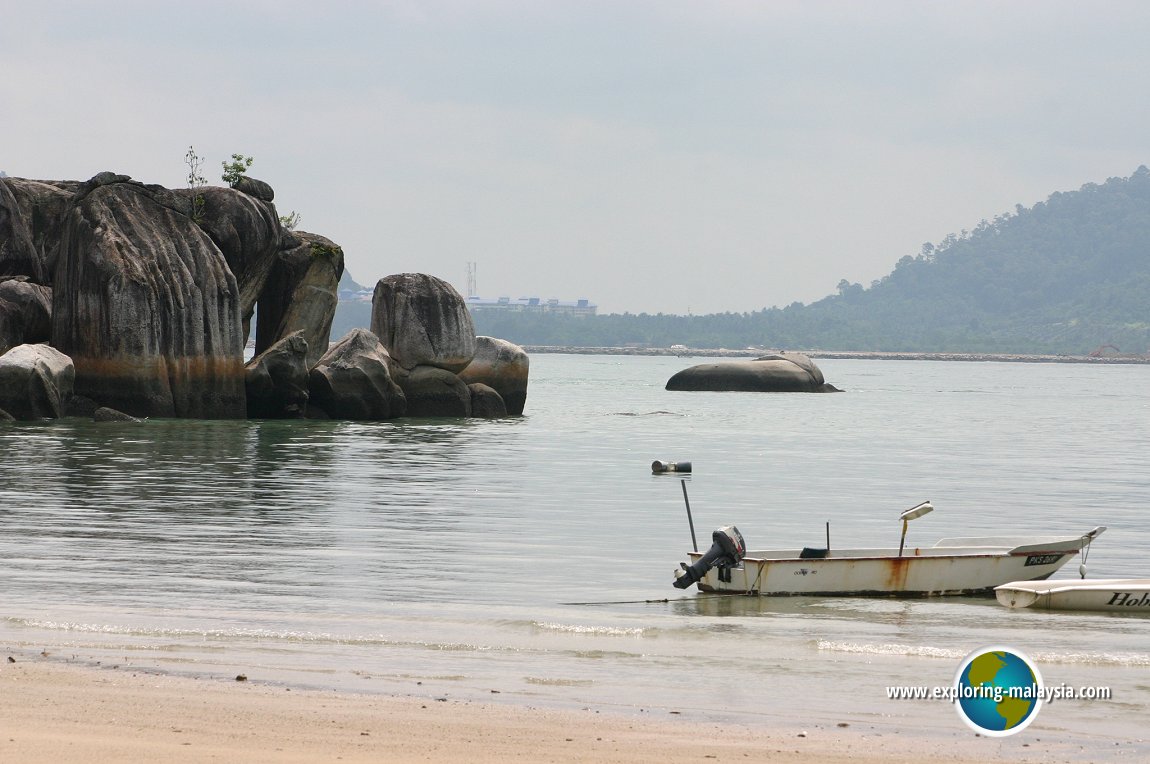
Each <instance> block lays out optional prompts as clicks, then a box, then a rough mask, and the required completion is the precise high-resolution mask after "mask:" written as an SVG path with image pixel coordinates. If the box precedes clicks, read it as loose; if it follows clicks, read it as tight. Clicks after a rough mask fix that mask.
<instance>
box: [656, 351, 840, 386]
mask: <svg viewBox="0 0 1150 764" xmlns="http://www.w3.org/2000/svg"><path fill="white" fill-rule="evenodd" d="M667 389H668V390H706V391H724V392H774V393H827V392H838V388H836V387H835V386H834V385H829V384H827V383H826V382H825V381H824V379H823V373H822V371H821V370H820V369H819V367H818V366H816V365H815V364H814V362H813V361H811V359H810V358H807V357H806V356H805V355H802V354H801V353H786V354H781V355H768V356H763V357H761V358H756V359H754V360H752V361H741V360H737V361H723V362H720V363H704V364H699V365H698V366H692V367H690V368H689V369H684V370H683V371H680V372H679V373H677V374H675V375H674V376H673V377H671V379H669V380H668V381H667Z"/></svg>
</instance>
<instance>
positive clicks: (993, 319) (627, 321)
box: [475, 166, 1150, 355]
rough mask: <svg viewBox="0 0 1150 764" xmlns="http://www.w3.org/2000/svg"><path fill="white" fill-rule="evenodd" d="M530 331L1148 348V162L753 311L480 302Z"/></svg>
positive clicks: (850, 345)
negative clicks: (512, 306) (819, 292)
mask: <svg viewBox="0 0 1150 764" xmlns="http://www.w3.org/2000/svg"><path fill="white" fill-rule="evenodd" d="M475 319H476V328H477V331H478V332H479V333H480V334H488V335H492V336H496V337H504V338H506V339H509V340H511V341H513V342H517V343H520V344H531V345H574V346H621V345H627V344H644V345H651V346H663V347H665V346H669V345H672V344H684V345H688V346H690V347H698V348H718V347H728V348H741V347H746V346H762V347H772V348H795V349H799V348H801V349H808V350H813V349H821V350H828V351H829V350H888V351H915V352H990V353H994V352H1001V353H1064V354H1075V355H1078V354H1086V353H1089V352H1090V351H1092V350H1094V349H1096V348H1098V347H1100V346H1103V345H1111V346H1114V347H1116V348H1118V349H1120V350H1121V351H1122V352H1124V353H1138V354H1141V353H1147V352H1150V170H1147V168H1146V167H1144V166H1143V167H1139V168H1138V169H1137V170H1136V171H1135V172H1134V173H1133V174H1132V175H1131V176H1130V177H1128V178H1111V179H1109V180H1107V181H1106V182H1105V183H1103V184H1101V185H1098V184H1094V183H1088V184H1086V185H1085V186H1083V187H1082V188H1080V189H1079V190H1078V191H1071V192H1065V193H1055V194H1053V195H1051V196H1050V197H1049V198H1048V199H1047V200H1046V201H1045V202H1039V203H1038V204H1036V205H1034V206H1033V207H1030V208H1023V207H1022V206H1017V207H1015V209H1014V211H1013V212H1007V213H1004V214H1002V215H999V216H998V217H996V218H995V219H994V220H992V221H987V220H983V221H982V222H980V223H979V224H978V225H977V226H975V227H974V229H973V230H969V231H967V230H964V231H962V232H961V233H958V234H951V235H950V236H947V237H946V238H945V239H944V240H943V241H942V242H939V243H938V244H926V245H923V248H922V251H921V252H919V253H918V254H916V255H914V256H909V255H908V256H906V257H903V258H902V259H901V260H899V261H898V263H897V264H896V265H895V267H894V270H893V271H892V272H891V273H890V274H888V275H887V276H885V277H884V278H882V279H879V280H877V281H875V282H873V283H872V284H871V285H870V286H869V287H863V286H862V285H861V284H851V283H849V282H847V281H845V280H844V281H841V282H840V283H839V285H838V294H835V295H832V296H829V297H826V298H824V299H822V300H819V301H817V302H814V303H811V304H809V305H803V304H801V303H794V304H792V305H789V306H787V307H785V308H777V307H776V308H768V309H765V310H761V311H755V312H752V313H722V314H712V315H706V316H672V315H663V314H659V315H648V314H639V315H633V314H627V313H625V314H607V315H599V316H590V317H586V318H570V317H565V316H539V315H531V316H524V315H515V314H507V313H500V312H497V311H481V312H477V313H476V314H475Z"/></svg>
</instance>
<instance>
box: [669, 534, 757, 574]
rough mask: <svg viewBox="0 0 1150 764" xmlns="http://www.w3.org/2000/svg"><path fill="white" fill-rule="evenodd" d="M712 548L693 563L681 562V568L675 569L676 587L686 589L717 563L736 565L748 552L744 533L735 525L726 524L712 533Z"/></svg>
mask: <svg viewBox="0 0 1150 764" xmlns="http://www.w3.org/2000/svg"><path fill="white" fill-rule="evenodd" d="M711 540H712V541H713V542H714V543H712V544H711V548H710V549H708V550H707V553H706V554H704V555H703V556H702V557H700V558H699V559H698V560H696V561H695V563H694V564H693V565H687V564H685V563H681V566H682V567H681V569H680V570H676V571H675V588H677V589H686V588H687V587H688V586H690V585H691V584H693V583H695V582H696V581H698V580H699V579H701V578H702V577H703V576H705V575H707V571H708V570H710V569H711V568H713V567H715V566H716V565H719V566H722V567H727V568H730V567H734V566H735V565H738V564H739V563H740V562H741V561H742V559H743V557H744V556H745V555H746V554H747V544H746V542H745V541H743V534H741V533H739V529H738V528H736V527H735V526H733V525H724V526H723V527H722V528H719V529H718V530H717V531H715V532H714V533H712V534H711Z"/></svg>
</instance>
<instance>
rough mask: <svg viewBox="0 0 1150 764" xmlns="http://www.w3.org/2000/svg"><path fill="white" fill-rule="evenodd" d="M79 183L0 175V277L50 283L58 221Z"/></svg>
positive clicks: (46, 284) (55, 251)
mask: <svg viewBox="0 0 1150 764" xmlns="http://www.w3.org/2000/svg"><path fill="white" fill-rule="evenodd" d="M81 185H82V184H81V183H79V182H77V181H53V180H27V179H25V178H0V277H2V276H25V277H27V278H28V279H29V280H30V281H32V282H33V283H36V284H43V285H45V286H48V285H51V283H52V273H53V271H54V270H55V267H56V253H57V247H58V244H59V223H60V220H61V219H62V218H63V217H64V213H65V212H66V211H67V210H68V208H69V206H70V205H71V203H72V197H73V195H74V194H75V193H76V192H77V191H78V190H79V189H80V187H81Z"/></svg>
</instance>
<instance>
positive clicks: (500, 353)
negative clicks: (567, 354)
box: [459, 337, 531, 416]
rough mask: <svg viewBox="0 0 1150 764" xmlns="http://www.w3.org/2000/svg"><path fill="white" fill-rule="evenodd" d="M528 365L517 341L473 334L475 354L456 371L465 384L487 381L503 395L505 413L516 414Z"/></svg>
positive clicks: (520, 406) (524, 399)
mask: <svg viewBox="0 0 1150 764" xmlns="http://www.w3.org/2000/svg"><path fill="white" fill-rule="evenodd" d="M530 367H531V360H530V358H528V356H527V353H526V352H524V350H523V348H521V347H519V346H518V345H515V344H513V343H511V342H508V341H507V340H501V339H496V338H495V337H476V338H475V357H474V358H473V359H472V361H471V363H469V364H468V365H467V368H465V369H464V370H463V371H461V372H459V378H460V379H462V380H463V381H464V382H467V383H469V384H470V383H473V382H482V383H483V384H485V385H490V386H491V387H492V388H494V389H495V391H496V392H497V393H499V396H500V397H501V398H502V399H503V402H504V404H505V405H506V406H507V413H508V414H512V415H518V414H522V413H523V407H524V406H525V405H526V403H527V376H528V373H529V371H530ZM476 416H478V415H476Z"/></svg>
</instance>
